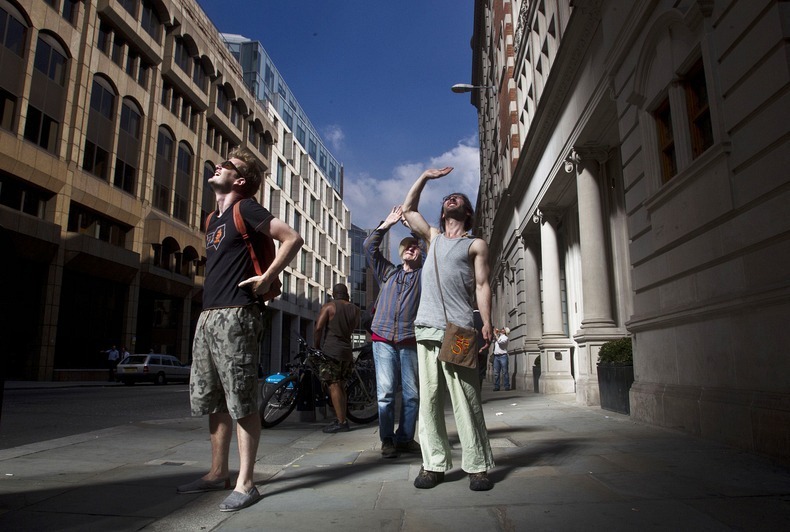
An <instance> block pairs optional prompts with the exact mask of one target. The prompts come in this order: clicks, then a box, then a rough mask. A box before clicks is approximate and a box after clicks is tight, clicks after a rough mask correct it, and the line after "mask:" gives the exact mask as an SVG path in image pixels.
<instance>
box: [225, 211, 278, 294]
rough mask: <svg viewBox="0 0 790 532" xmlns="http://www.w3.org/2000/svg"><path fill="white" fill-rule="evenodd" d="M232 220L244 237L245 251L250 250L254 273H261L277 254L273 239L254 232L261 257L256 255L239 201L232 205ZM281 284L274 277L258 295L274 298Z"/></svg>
mask: <svg viewBox="0 0 790 532" xmlns="http://www.w3.org/2000/svg"><path fill="white" fill-rule="evenodd" d="M233 222H234V224H235V225H236V231H238V232H239V234H241V237H242V238H243V239H244V244H245V245H246V246H247V251H249V252H250V259H252V265H253V267H254V268H255V274H256V275H263V272H264V271H266V270H267V269H268V268H269V265H270V264H271V263H272V262H274V257H275V256H276V254H277V250H276V249H275V247H274V239H273V238H272V237H270V236H269V235H265V234H263V233H256V234H255V236H256V238H257V240H256V242H257V243H258V251H259V252H260V253H261V254H262V255H263V256H262V257H258V255H257V253H255V246H254V245H253V241H252V238H251V237H250V235H248V234H247V224H246V223H244V218H242V216H241V202H240V201H238V202H236V204H235V205H234V206H233ZM282 286H283V285H282V282H281V281H280V279H279V278H277V277H275V278H274V280H273V281H272V284H271V286H270V287H269V291H268V292H266V293H265V294H263V295H261V296H259V297H260V298H261V299H262V300H263V301H269V300H270V299H274V298H275V297H277V296H279V295H280V293H281V289H282Z"/></svg>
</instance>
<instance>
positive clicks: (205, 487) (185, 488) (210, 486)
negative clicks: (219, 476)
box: [176, 478, 230, 495]
mask: <svg viewBox="0 0 790 532" xmlns="http://www.w3.org/2000/svg"><path fill="white" fill-rule="evenodd" d="M229 489H230V479H229V478H226V479H224V480H217V481H216V482H211V481H209V480H203V479H202V478H199V479H197V480H193V481H192V482H190V483H189V484H182V485H180V486H178V487H177V488H176V493H180V494H181V495H184V494H186V493H203V492H205V491H220V490H229Z"/></svg>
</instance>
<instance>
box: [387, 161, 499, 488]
mask: <svg viewBox="0 0 790 532" xmlns="http://www.w3.org/2000/svg"><path fill="white" fill-rule="evenodd" d="M452 170H453V169H452V168H450V167H447V168H442V169H432V170H426V171H425V172H423V173H422V175H420V177H419V178H418V179H417V181H416V182H415V183H414V185H412V187H411V189H410V190H409V192H408V194H407V195H406V200H405V201H404V203H403V215H404V217H405V218H406V221H407V222H408V223H409V226H410V227H411V229H412V230H413V231H414V232H415V233H416V234H417V235H419V236H420V237H421V238H423V239H424V240H425V241H427V242H430V243H431V244H430V246H431V249H430V250H429V251H428V253H427V258H426V261H425V266H424V268H423V275H422V295H421V298H420V306H419V308H418V310H417V317H416V319H415V321H414V325H415V328H414V333H415V336H416V338H417V360H418V364H419V375H420V429H419V434H420V445H421V446H422V461H423V466H422V469H421V470H420V473H419V474H418V475H417V478H415V479H414V486H415V487H417V488H421V489H427V488H433V487H434V486H436V485H437V484H439V483H440V482H442V481H443V480H444V473H445V471H448V470H449V469H451V468H452V465H453V463H452V449H451V447H450V443H449V439H448V436H447V427H446V426H445V422H444V396H445V393H447V392H449V395H450V400H451V402H452V405H453V415H454V417H455V423H456V426H457V429H458V438H459V439H460V440H461V467H462V469H463V470H464V471H466V472H467V473H469V488H470V489H471V490H473V491H485V490H490V489H491V488H492V487H493V482H492V481H491V479H490V478H489V477H488V473H487V472H488V470H489V469H491V468H492V467H493V466H494V455H493V453H492V451H491V445H490V443H489V441H488V431H487V430H486V424H485V419H484V418H483V407H482V404H481V401H480V377H479V374H478V371H477V369H476V368H468V367H465V366H459V365H455V364H451V363H449V362H442V361H440V360H439V359H438V354H439V351H440V350H441V347H442V341H443V338H444V329H445V328H446V327H447V322H448V321H451V322H453V323H456V324H458V325H460V326H462V327H468V328H471V327H472V326H473V309H474V308H475V300H476V302H477V308H478V310H479V311H480V317H481V319H482V321H483V324H482V328H481V331H482V334H483V339H484V341H485V343H486V344H488V343H489V342H490V341H491V338H492V335H493V331H492V330H491V287H490V285H489V283H488V273H489V270H488V244H486V242H485V241H484V240H482V239H479V238H474V237H472V236H470V235H469V233H468V231H469V230H470V229H471V228H472V225H473V223H474V214H475V213H474V209H473V208H472V205H471V203H470V202H469V198H468V197H467V196H466V195H465V194H461V193H453V194H450V195H449V196H447V197H445V198H444V199H443V200H442V208H441V212H440V216H439V228H438V229H437V228H435V227H431V226H430V225H429V224H428V222H426V221H425V218H423V216H422V215H421V214H420V213H419V212H418V210H417V208H418V204H419V201H420V195H421V193H422V191H423V189H424V188H425V185H426V184H427V183H428V181H430V180H432V179H438V178H441V177H443V176H446V175H447V174H449V173H450V172H451V171H452ZM439 276H441V277H440V278H439ZM440 286H441V288H440ZM445 312H446V313H445Z"/></svg>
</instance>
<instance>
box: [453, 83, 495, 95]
mask: <svg viewBox="0 0 790 532" xmlns="http://www.w3.org/2000/svg"><path fill="white" fill-rule="evenodd" d="M475 89H486V90H492V91H493V92H494V94H496V87H495V86H493V85H469V84H468V83H456V84H455V85H453V86H452V87H450V90H451V91H453V92H455V93H458V94H463V93H465V92H472V91H473V90H475Z"/></svg>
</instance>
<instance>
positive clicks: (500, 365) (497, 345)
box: [493, 327, 510, 392]
mask: <svg viewBox="0 0 790 532" xmlns="http://www.w3.org/2000/svg"><path fill="white" fill-rule="evenodd" d="M509 335H510V327H505V328H504V329H494V336H495V338H496V340H495V341H494V368H493V371H494V391H495V392H498V391H499V375H500V374H504V375H503V378H504V381H503V384H504V387H505V390H509V389H510V372H509V369H508V356H507V343H508V336H509Z"/></svg>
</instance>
